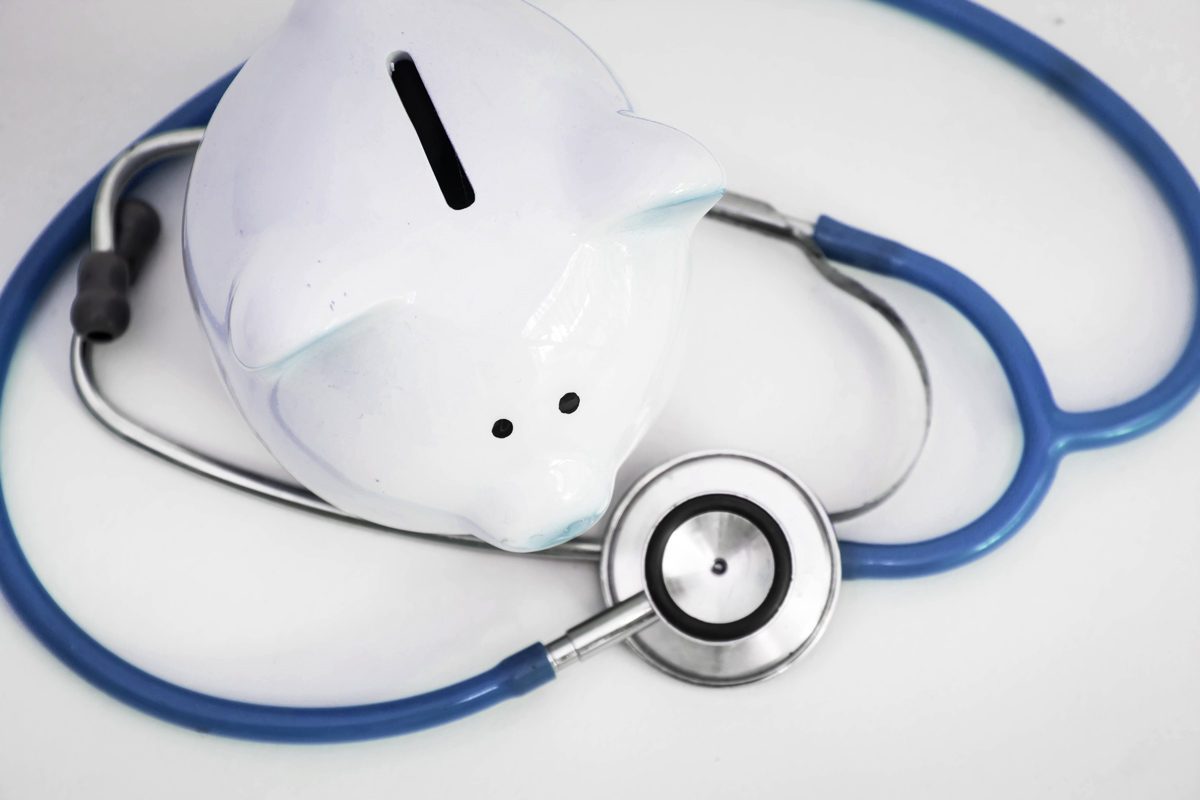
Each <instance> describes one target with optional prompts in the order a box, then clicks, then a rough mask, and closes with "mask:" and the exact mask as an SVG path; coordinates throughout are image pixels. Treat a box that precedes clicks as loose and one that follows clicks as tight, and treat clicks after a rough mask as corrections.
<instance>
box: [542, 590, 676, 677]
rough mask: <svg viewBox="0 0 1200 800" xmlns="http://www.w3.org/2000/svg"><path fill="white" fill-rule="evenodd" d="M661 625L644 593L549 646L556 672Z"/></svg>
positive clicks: (595, 617) (638, 594) (585, 622)
mask: <svg viewBox="0 0 1200 800" xmlns="http://www.w3.org/2000/svg"><path fill="white" fill-rule="evenodd" d="M657 621H658V612H656V611H655V610H654V606H652V605H651V604H650V598H649V597H647V596H646V593H645V592H638V593H637V594H635V595H634V596H633V597H630V598H629V599H627V600H622V601H621V602H620V603H617V604H616V605H615V606H613V607H611V608H608V609H606V610H604V611H601V612H600V613H599V614H597V615H596V616H594V617H591V618H590V619H587V620H584V621H583V622H581V623H579V624H578V625H576V626H575V627H573V628H571V629H570V630H568V631H567V632H566V633H565V634H563V635H562V636H560V637H559V638H557V639H555V640H554V641H552V642H550V643H549V644H547V645H546V656H547V657H548V658H549V659H550V663H551V664H552V665H553V666H554V671H555V672H561V671H562V670H563V669H564V668H565V667H569V666H571V665H572V664H576V663H578V662H580V661H582V660H583V659H585V658H588V657H589V656H593V655H595V654H596V653H599V652H600V651H601V650H604V649H607V648H609V647H612V646H613V645H615V644H620V643H621V642H623V641H625V640H626V639H628V638H629V637H630V636H633V635H635V634H637V633H640V632H641V631H643V630H645V629H646V628H648V627H650V626H651V625H653V624H654V623H655V622H657Z"/></svg>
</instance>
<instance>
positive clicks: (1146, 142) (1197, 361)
mask: <svg viewBox="0 0 1200 800" xmlns="http://www.w3.org/2000/svg"><path fill="white" fill-rule="evenodd" d="M881 2H885V3H888V4H889V5H892V6H895V7H897V8H900V9H904V10H907V11H910V12H912V13H914V14H917V15H919V16H922V17H924V18H926V19H928V20H930V21H932V22H935V23H938V24H940V25H942V26H944V27H946V28H948V29H950V30H953V31H956V32H957V33H959V34H961V35H963V36H964V37H966V38H968V39H971V40H973V41H975V42H976V43H978V44H980V45H982V46H984V47H986V48H988V49H990V50H992V51H993V52H995V53H996V54H998V55H1000V56H1002V57H1004V58H1006V59H1008V60H1009V61H1011V62H1012V63H1013V64H1015V65H1017V66H1018V67H1021V68H1022V69H1024V70H1025V71H1027V72H1029V73H1030V74H1032V75H1033V76H1035V77H1037V78H1039V79H1040V80H1041V81H1043V82H1044V83H1045V84H1046V85H1048V86H1050V87H1051V88H1053V89H1055V90H1056V91H1057V92H1058V93H1059V94H1061V95H1062V96H1063V97H1065V98H1066V99H1068V100H1070V101H1071V102H1072V103H1074V104H1075V105H1076V106H1077V107H1078V108H1079V109H1080V110H1081V111H1083V112H1084V113H1085V114H1087V115H1088V116H1089V117H1091V118H1092V119H1093V120H1094V121H1095V122H1096V123H1097V124H1098V125H1100V126H1101V127H1103V128H1104V129H1105V130H1106V131H1108V133H1109V134H1110V135H1111V136H1112V137H1113V138H1114V139H1115V140H1116V141H1117V142H1118V143H1119V144H1120V145H1121V146H1122V147H1123V148H1124V149H1125V151H1126V152H1127V153H1129V155H1130V156H1132V157H1133V159H1134V160H1135V161H1136V162H1137V163H1138V164H1139V165H1140V166H1141V168H1142V169H1143V170H1144V171H1145V173H1146V175H1147V176H1149V178H1150V179H1151V181H1153V183H1154V185H1155V186H1156V187H1157V188H1158V191H1159V192H1160V193H1161V195H1162V197H1163V199H1164V200H1165V201H1166V203H1167V206H1168V207H1169V208H1170V210H1171V213H1172V214H1173V215H1174V217H1175V221H1176V223H1177V224H1178V226H1179V229H1180V232H1181V233H1182V234H1183V237H1184V240H1185V242H1186V246H1187V250H1188V255H1189V259H1190V263H1191V265H1192V272H1193V285H1192V293H1193V302H1194V306H1195V307H1196V308H1197V309H1200V302H1196V295H1197V291H1198V289H1200V189H1197V187H1196V184H1195V182H1194V181H1193V180H1192V178H1191V176H1190V175H1189V174H1188V171H1187V168H1186V167H1185V166H1184V165H1183V163H1182V162H1180V160H1179V159H1178V158H1177V157H1176V156H1175V154H1174V153H1173V152H1172V151H1171V149H1170V148H1169V147H1168V146H1167V144H1166V143H1165V142H1164V141H1163V140H1162V138H1161V137H1160V136H1159V135H1158V134H1157V133H1156V132H1155V131H1154V129H1153V128H1151V127H1150V125H1149V124H1148V123H1147V122H1146V121H1145V120H1144V119H1142V117H1141V116H1140V115H1139V114H1138V113H1137V112H1136V111H1134V110H1133V108H1131V107H1130V106H1129V105H1128V104H1127V103H1126V102H1125V101H1123V100H1122V99H1121V98H1120V97H1118V96H1117V94H1116V93H1115V92H1113V91H1112V90H1111V89H1109V88H1108V87H1107V86H1106V85H1104V84H1103V83H1102V82H1101V81H1100V80H1099V79H1098V78H1096V77H1095V76H1094V75H1092V74H1091V73H1090V72H1088V71H1087V70H1086V69H1084V68H1083V67H1082V66H1080V65H1079V64H1077V63H1076V62H1075V61H1073V60H1071V59H1070V58H1068V57H1067V56H1065V55H1064V54H1062V53H1060V52H1059V51H1058V50H1056V49H1054V48H1053V47H1051V46H1050V45H1048V44H1046V43H1045V42H1043V41H1041V40H1040V39H1038V38H1037V37H1035V36H1034V35H1032V34H1030V33H1028V32H1026V31H1024V30H1023V29H1021V28H1019V27H1017V26H1016V25H1014V24H1012V23H1010V22H1008V21H1007V20H1005V19H1003V18H1001V17H999V16H997V15H996V14H994V13H992V12H990V11H988V10H986V9H984V8H981V7H979V6H977V5H975V4H974V3H971V2H969V1H968V0H881ZM235 74H236V71H235V72H233V73H230V74H228V75H226V76H224V77H222V78H221V79H219V80H218V81H216V82H215V83H213V84H212V85H211V86H209V87H208V88H207V89H205V90H204V91H202V92H201V93H199V94H198V95H196V96H195V97H193V98H192V99H191V100H189V101H188V102H186V103H185V104H183V105H182V106H180V107H179V108H178V109H177V110H176V111H174V112H173V113H172V114H171V115H169V116H168V117H166V118H165V119H163V120H162V121H161V122H160V123H159V124H158V125H157V126H155V127H154V128H153V129H152V130H150V131H148V132H147V135H153V134H156V133H161V132H164V131H168V130H174V129H177V128H184V127H191V126H200V125H204V124H206V123H207V121H208V119H209V117H210V116H211V115H212V112H213V109H214V108H216V105H217V102H218V101H219V100H220V99H221V96H222V95H223V94H224V92H225V89H226V88H227V87H228V86H229V83H230V82H231V81H232V80H233V78H234V75H235ZM99 183H100V175H97V176H96V177H95V178H93V179H92V180H91V181H90V182H89V183H88V184H87V185H86V186H84V187H83V188H82V189H81V190H80V191H79V192H78V194H76V195H75V196H74V197H73V198H71V200H70V202H68V203H67V205H66V206H65V207H64V208H63V209H62V211H60V212H59V213H58V215H57V216H56V217H55V218H54V220H53V221H52V222H51V223H50V224H49V225H48V226H47V227H46V229H45V230H44V231H43V232H42V234H41V235H40V236H39V237H38V239H37V241H35V242H34V244H33V246H32V247H31V248H30V249H29V252H27V253H26V254H25V257H24V258H23V259H21V262H20V264H18V265H17V268H16V270H15V271H14V272H13V274H12V277H11V278H10V279H9V281H8V283H7V284H6V285H5V287H4V290H3V292H0V397H2V393H3V389H4V385H5V382H7V379H8V371H9V367H10V366H11V364H12V360H13V354H14V352H15V350H16V347H17V343H18V341H19V339H20V336H21V332H22V330H23V329H24V327H25V323H26V321H27V320H28V318H29V315H30V314H31V313H32V311H33V309H34V307H35V305H36V304H37V301H38V299H39V298H40V297H41V295H42V293H43V292H44V291H45V289H46V287H47V286H48V285H49V283H50V281H51V280H52V279H53V277H54V275H55V274H56V273H57V271H58V269H59V268H60V266H61V265H62V264H63V262H65V261H66V260H67V259H68V258H69V257H70V255H71V254H72V252H73V251H74V250H75V249H76V248H77V247H79V246H80V245H82V244H83V243H84V242H85V241H86V238H87V235H88V229H89V223H90V219H91V210H92V203H93V200H94V198H95V194H96V190H97V187H98V186H99ZM814 238H815V240H816V242H817V244H818V245H819V246H820V247H821V249H822V250H823V251H824V252H825V254H826V255H827V256H828V257H829V258H830V259H832V260H834V261H839V262H842V263H845V264H849V265H851V266H855V267H860V268H862V269H866V270H870V271H872V272H876V273H879V274H881V275H887V276H889V277H893V278H899V279H901V280H904V281H908V282H909V283H912V284H914V285H916V286H919V287H921V288H922V289H925V290H926V291H929V292H931V293H932V294H934V295H936V296H938V297H940V298H942V299H943V300H945V301H946V302H947V303H949V304H950V305H952V306H953V307H954V308H956V309H958V311H959V312H961V313H962V314H963V315H964V316H965V317H966V318H967V319H968V320H969V321H970V322H971V323H972V324H973V325H974V326H975V327H976V328H977V329H978V330H979V332H980V333H981V334H982V335H983V337H984V339H985V340H986V341H987V343H988V345H989V346H990V347H991V348H992V350H993V351H994V352H995V353H996V356H997V358H998V359H999V362H1000V365H1001V368H1002V369H1003V370H1004V373H1005V375H1006V377H1007V379H1008V382H1009V384H1010V386H1011V388H1012V392H1013V397H1014V399H1015V400H1016V406H1017V412H1018V415H1019V417H1020V421H1021V426H1022V429H1023V432H1024V445H1023V450H1022V454H1021V459H1020V462H1019V464H1018V466H1017V469H1016V472H1015V474H1014V476H1013V478H1012V481H1011V482H1010V484H1009V486H1008V488H1007V489H1006V490H1005V492H1004V494H1003V495H1002V496H1001V497H1000V499H999V500H997V501H996V502H995V503H994V504H993V505H992V507H991V508H989V509H988V510H987V511H985V512H984V513H983V514H982V515H981V516H980V517H979V518H978V519H976V520H975V521H974V522H971V523H970V524H968V525H965V526H964V527H962V528H959V529H958V530H956V531H953V532H951V533H947V534H945V535H943V536H939V537H937V538H934V539H929V540H926V541H923V542H915V543H912V544H899V545H880V544H865V543H861V542H852V541H844V542H841V559H842V567H843V574H844V576H845V577H846V578H901V577H914V576H919V575H928V574H931V573H936V572H941V571H944V570H948V569H951V568H953V567H957V566H960V565H962V564H965V563H967V562H969V561H972V560H974V559H976V558H979V557H980V556H982V555H984V554H985V553H987V552H989V551H990V550H992V549H993V548H995V547H996V546H998V545H999V544H1001V543H1003V542H1004V541H1006V540H1007V539H1008V538H1009V537H1011V536H1012V535H1013V534H1014V533H1015V532H1016V531H1017V530H1018V529H1019V528H1020V527H1021V526H1022V525H1023V524H1024V523H1025V521H1026V520H1027V519H1028V518H1029V517H1030V515H1031V514H1032V513H1033V512H1034V510H1036V508H1037V507H1038V505H1039V503H1040V502H1041V500H1042V498H1043V497H1045V495H1046V492H1047V491H1048V490H1049V488H1050V484H1051V482H1052V481H1053V479H1054V475H1055V472H1056V471H1057V467H1058V463H1059V461H1060V460H1061V459H1062V457H1063V456H1064V455H1066V454H1067V453H1070V452H1073V451H1076V450H1083V449H1087V448H1095V447H1104V446H1107V445H1111V444H1116V443H1118V442H1122V441H1125V440H1127V439H1130V438H1132V437H1134V436H1138V435H1140V434H1143V433H1146V432H1147V431H1149V430H1151V429H1153V428H1155V427H1157V426H1158V425H1161V424H1162V423H1164V422H1166V421H1167V420H1168V419H1170V418H1171V417H1172V416H1173V415H1174V414H1175V413H1176V412H1178V411H1179V410H1180V409H1181V408H1183V407H1184V405H1186V404H1187V402H1188V401H1189V400H1190V399H1191V398H1192V396H1193V395H1194V394H1195V393H1196V390H1197V388H1198V387H1200V310H1198V312H1197V313H1196V314H1195V315H1194V317H1193V322H1192V329H1191V332H1190V334H1189V335H1188V339H1187V343H1186V345H1185V347H1184V349H1183V353H1182V354H1181V355H1180V356H1179V359H1178V360H1177V361H1176V363H1175V366H1174V367H1173V368H1172V369H1171V371H1170V372H1169V373H1168V374H1167V375H1166V376H1165V377H1164V378H1163V379H1162V380H1160V381H1159V382H1158V383H1157V384H1156V385H1155V386H1153V387H1152V388H1151V389H1150V390H1149V391H1147V392H1145V393H1144V394H1142V395H1141V396H1139V397H1137V398H1135V399H1133V400H1130V401H1128V402H1125V403H1121V404H1119V405H1116V406H1113V407H1111V408H1106V409H1102V410H1099V411H1089V412H1084V413H1072V412H1066V411H1063V410H1062V409H1060V408H1059V407H1058V406H1057V405H1056V404H1055V402H1054V398H1053V396H1052V394H1051V392H1050V387H1049V384H1048V383H1047V381H1046V376H1045V373H1044V372H1043V370H1042V368H1041V365H1040V364H1039V362H1038V360H1037V357H1036V356H1035V355H1034V352H1033V349H1032V348H1031V347H1030V345H1029V342H1028V341H1026V339H1025V337H1024V335H1023V334H1022V333H1021V331H1020V329H1019V328H1018V327H1017V325H1016V323H1015V322H1013V320H1012V318H1011V317H1009V315H1008V314H1007V313H1006V312H1005V311H1004V309H1003V308H1001V307H1000V305H999V304H998V303H997V302H996V301H995V300H993V299H992V297H991V296H990V295H988V294H987V292H985V291H984V290H983V289H982V288H980V287H979V286H978V285H976V284H975V283H974V282H972V281H971V280H970V279H969V278H967V277H966V276H965V275H962V274H961V273H959V272H958V271H956V270H954V269H953V268H951V267H949V266H947V265H946V264H943V263H942V262H940V261H937V260H936V259H933V258H930V257H929V256H925V255H922V254H920V253H917V252H915V251H913V250H910V249H908V248H907V247H904V246H903V245H900V244H897V243H895V242H891V241H888V240H886V239H882V238H879V237H877V236H873V235H871V234H869V233H865V232H863V231H860V230H857V229H855V228H852V227H850V226H848V225H845V224H843V223H840V222H837V221H836V220H832V219H830V218H828V217H822V218H821V219H820V220H819V221H818V222H817V225H816V229H815V233H814ZM0 589H2V590H3V592H4V596H5V597H6V598H7V600H8V602H9V604H10V605H11V606H12V608H13V609H14V610H15V611H16V613H17V615H18V616H19V617H20V618H21V620H22V621H23V622H24V623H25V625H26V627H28V628H29V630H30V631H32V632H33V634H34V635H35V636H37V638H38V639H39V640H40V641H41V642H42V644H43V645H45V646H46V647H47V648H48V649H49V650H50V651H51V652H53V653H54V654H55V655H56V656H57V657H58V658H59V659H60V660H61V661H63V663H65V664H67V665H68V666H69V667H70V668H71V669H73V670H75V672H77V673H78V674H79V675H80V676H82V677H83V678H85V679H86V680H88V681H89V682H90V683H92V684H93V685H94V686H96V687H97V688H99V689H101V690H103V691H105V692H107V693H108V694H110V695H112V696H113V697H115V698H117V699H118V700H121V701H123V702H125V703H127V704H129V705H131V706H133V707H134V708H137V709H139V710H141V711H144V712H146V713H147V714H151V715H153V716H156V717H159V718H160V719H163V720H166V721H168V722H173V723H175V724H178V725H182V726H184V727H188V728H192V729H195V730H198V731H202V732H206V733H214V734H220V735H223V736H231V737H237V738H243V739H253V740H260V741H271V742H295V743H319V742H345V741H355V740H361V739H372V738H378V737H383V736H393V735H397V734H402V733H410V732H413V731H417V730H422V729H424V728H428V727H432V726H434V725H439V724H442V723H445V722H449V721H451V720H455V719H459V718H461V717H464V716H467V715H469V714H473V713H475V712H476V711H481V710H483V709H485V708H488V707H490V706H492V705H495V704H496V703H499V702H500V701H502V700H506V699H508V698H510V697H516V696H518V695H522V694H525V693H526V692H529V691H531V690H532V689H535V688H537V687H538V686H541V685H542V684H545V683H547V682H549V681H550V680H552V679H553V678H554V676H555V672H554V668H553V667H552V666H551V664H550V661H549V659H548V657H547V654H546V648H545V647H544V646H543V645H541V644H534V645H532V646H530V647H527V648H525V649H524V650H521V651H519V652H517V653H515V654H513V655H512V656H509V657H508V658H506V659H504V660H503V661H501V662H500V663H499V664H498V665H496V666H495V667H493V668H492V669H490V670H487V671H486V672H483V673H480V674H479V675H476V676H475V677H472V678H469V679H467V680H464V681H462V682H460V683H456V684H454V685H452V686H448V687H446V688H443V689H439V690H436V691H433V692H428V693H426V694H421V695H415V696H413V697H407V698H403V699H400V700H393V701H390V702H385V703H371V704H366V705H357V706H340V707H320V708H314V707H288V706H271V705H260V704H256V703H243V702H237V701H233V700H226V699H223V698H219V697H214V696H211V695H206V694H202V693H200V692H195V691H192V690H190V689H187V688H184V687H182V686H176V685H174V684H171V683H168V682H167V681H164V680H162V679H160V678H157V677H155V676H153V675H151V674H149V673H147V672H145V671H143V670H141V669H139V668H138V667H136V666H134V665H133V664H130V663H128V662H127V661H124V660H123V659H121V658H120V657H119V656H117V655H116V654H114V653H112V652H111V651H109V650H107V649H106V648H105V647H104V646H103V645H101V644H100V643H99V642H97V641H96V640H95V639H93V638H92V637H91V636H89V635H88V634H87V632H85V631H84V630H83V629H82V628H80V627H79V626H78V625H76V624H75V622H74V621H73V620H72V619H71V618H70V617H69V616H67V614H66V613H65V612H64V611H63V610H62V609H61V608H60V607H59V606H58V604H57V603H56V602H55V601H54V599H53V598H52V597H51V596H50V594H49V593H48V592H47V591H46V589H45V588H44V587H43V586H42V584H41V582H40V581H39V580H38V577H37V575H36V574H35V573H34V571H33V569H32V567H31V566H30V564H29V562H28V560H27V559H26V558H25V554H24V553H23V552H22V550H21V546H20V543H19V541H18V540H17V536H16V533H15V531H14V530H13V527H12V521H11V519H10V518H9V515H8V510H7V507H5V506H4V505H3V487H2V486H0Z"/></svg>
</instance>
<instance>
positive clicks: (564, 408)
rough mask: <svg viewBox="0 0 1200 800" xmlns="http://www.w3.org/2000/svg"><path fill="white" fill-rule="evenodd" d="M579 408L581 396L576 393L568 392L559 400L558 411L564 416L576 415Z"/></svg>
mask: <svg viewBox="0 0 1200 800" xmlns="http://www.w3.org/2000/svg"><path fill="white" fill-rule="evenodd" d="M577 408H579V395H577V394H575V393H574V392H567V393H566V394H564V395H563V396H562V397H560V398H559V400H558V410H559V411H561V412H562V413H564V414H574V413H575V410H576V409H577Z"/></svg>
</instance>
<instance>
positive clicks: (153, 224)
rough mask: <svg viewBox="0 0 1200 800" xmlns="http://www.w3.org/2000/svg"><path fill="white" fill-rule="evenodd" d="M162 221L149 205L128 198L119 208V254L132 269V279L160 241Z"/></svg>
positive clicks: (122, 201)
mask: <svg viewBox="0 0 1200 800" xmlns="http://www.w3.org/2000/svg"><path fill="white" fill-rule="evenodd" d="M161 232H162V221H161V220H159V218H158V212H157V211H155V210H154V207H153V206H151V205H150V204H149V203H145V202H143V201H141V200H137V199H135V198H132V197H126V198H124V199H123V200H121V203H120V205H118V206H117V253H118V254H119V255H120V256H121V257H122V258H124V259H125V261H126V262H127V263H128V264H129V266H130V269H131V275H130V277H131V278H135V277H136V276H137V269H138V267H140V266H141V264H142V261H143V260H144V259H145V258H146V256H147V255H148V254H149V253H150V249H151V248H153V247H154V243H155V242H157V241H158V236H159V234H160V233H161Z"/></svg>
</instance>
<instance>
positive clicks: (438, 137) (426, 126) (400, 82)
mask: <svg viewBox="0 0 1200 800" xmlns="http://www.w3.org/2000/svg"><path fill="white" fill-rule="evenodd" d="M389 66H390V68H391V72H392V85H393V86H395V87H396V94H398V95H399V96H400V102H401V103H403V104H404V110H405V111H406V112H407V113H408V119H409V121H410V122H411V123H412V126H413V130H415V131H416V132H417V138H418V139H420V140H421V148H422V149H423V150H424V151H425V158H426V159H428V160H429V166H430V168H431V169H433V176H434V178H436V179H437V183H438V188H440V189H441V190H442V197H444V198H446V205H448V206H450V207H451V208H453V209H454V210H455V211H460V210H462V209H464V208H466V207H467V206H469V205H471V204H472V203H474V202H475V190H474V189H473V188H472V187H471V181H470V180H469V179H468V178H467V173H466V171H465V170H464V169H463V165H462V162H461V161H459V160H458V153H456V152H455V151H454V145H453V144H451V143H450V136H449V134H447V133H446V128H445V126H444V125H442V118H441V117H439V116H438V113H437V108H435V107H434V105H433V99H432V98H430V96H429V92H428V90H426V88H425V82H424V81H422V80H421V73H420V72H418V71H417V65H416V63H415V62H414V61H413V60H412V57H411V56H409V55H408V54H407V53H401V54H399V55H397V56H394V57H393V58H392V60H391V63H390V65H389Z"/></svg>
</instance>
